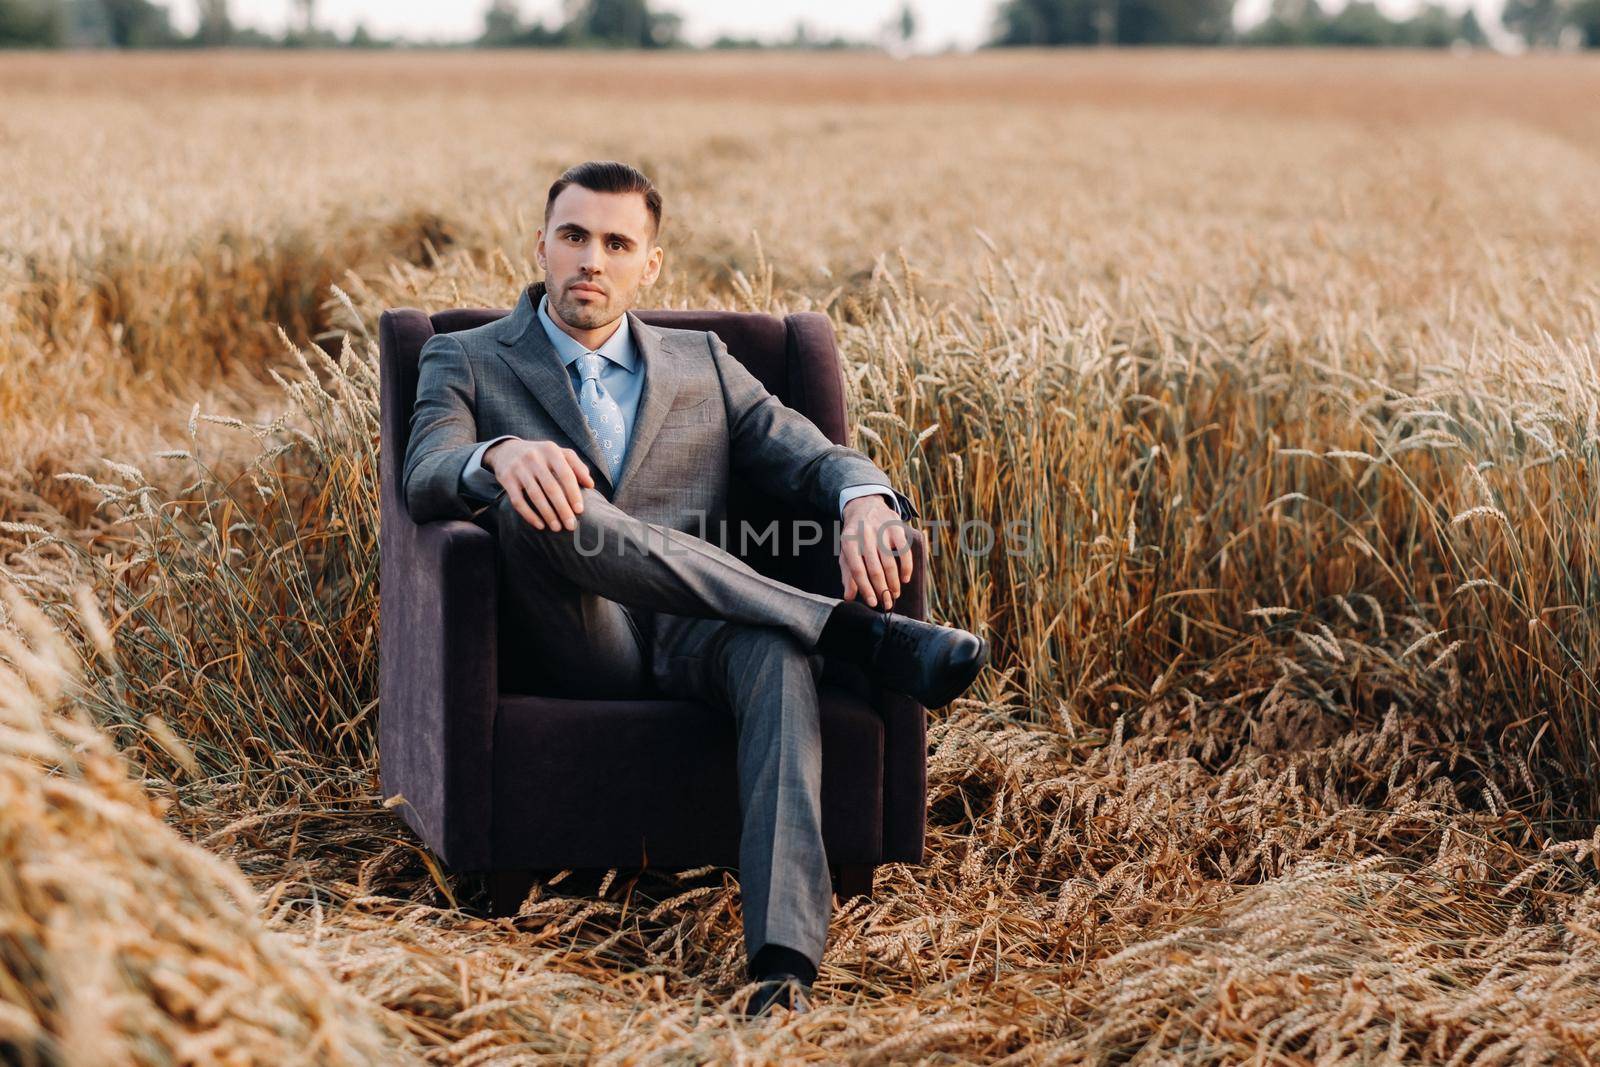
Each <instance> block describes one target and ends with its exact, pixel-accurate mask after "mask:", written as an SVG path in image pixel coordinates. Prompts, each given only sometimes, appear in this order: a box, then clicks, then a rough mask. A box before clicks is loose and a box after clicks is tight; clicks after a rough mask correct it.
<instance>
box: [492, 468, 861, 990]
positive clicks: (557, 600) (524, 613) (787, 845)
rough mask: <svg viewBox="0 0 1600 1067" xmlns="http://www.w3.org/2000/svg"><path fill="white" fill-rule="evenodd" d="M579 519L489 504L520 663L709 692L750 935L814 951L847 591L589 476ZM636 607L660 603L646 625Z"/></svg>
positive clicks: (593, 689) (750, 944)
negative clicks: (759, 556) (533, 516)
mask: <svg viewBox="0 0 1600 1067" xmlns="http://www.w3.org/2000/svg"><path fill="white" fill-rule="evenodd" d="M582 493H583V502H584V506H583V512H582V513H581V514H579V515H578V522H577V529H576V530H572V531H565V530H554V531H552V530H537V529H535V528H533V527H532V526H530V525H528V524H527V522H526V521H525V520H524V519H523V518H522V516H521V515H519V514H518V513H517V511H516V509H515V508H514V507H512V505H511V504H510V503H509V501H508V500H506V499H505V498H504V497H502V498H501V500H500V501H499V502H498V503H496V505H495V506H494V508H493V511H492V514H491V515H490V516H489V520H490V521H491V522H492V523H493V527H494V528H495V530H496V533H497V537H496V542H497V545H498V549H497V551H498V552H499V554H500V569H501V579H500V600H501V604H502V612H503V614H502V620H501V621H502V625H503V626H505V627H506V628H507V629H506V632H508V633H521V634H526V635H528V640H527V642H526V643H525V644H523V645H519V646H518V647H517V648H516V649H515V651H513V650H512V649H509V648H507V649H505V650H504V652H503V654H502V660H505V658H506V657H507V656H514V657H516V658H515V660H514V661H513V663H512V664H511V665H510V666H511V668H512V669H511V676H512V677H524V678H536V679H537V680H538V682H539V684H540V685H541V686H542V687H543V689H544V691H545V692H547V693H550V694H551V695H570V696H573V697H583V696H588V697H612V698H621V699H626V698H628V697H630V696H643V695H647V694H648V692H649V690H650V689H651V688H652V686H653V687H654V689H655V690H657V691H659V692H661V693H663V694H665V695H668V696H676V697H682V698H689V699H700V700H704V701H706V702H707V703H709V704H711V705H712V706H713V707H720V708H723V709H724V710H726V711H727V712H728V713H729V714H731V715H732V716H733V717H734V720H735V725H736V729H737V738H738V742H737V749H738V780H739V803H740V811H741V816H742V821H741V826H742V829H741V836H740V842H739V888H740V897H741V901H742V904H743V912H744V933H745V948H746V953H747V955H748V957H750V958H752V959H753V958H754V956H755V955H756V953H757V952H759V951H760V949H761V948H762V947H763V946H764V945H766V944H768V943H774V944H780V945H784V946H786V947H789V948H792V949H794V950H796V951H798V952H800V953H802V954H803V955H805V956H806V957H807V958H808V959H810V960H811V961H812V963H813V965H815V964H818V963H820V961H821V958H822V953H823V946H824V942H825V940H826V936H827V929H828V919H829V915H830V912H831V908H832V886H831V882H830V879H829V875H828V863H827V857H826V854H825V852H824V850H823V843H822V811H821V789H822V743H821V724H820V714H819V711H818V704H817V688H816V685H817V680H818V678H819V677H820V675H821V656H820V655H819V654H816V653H814V652H812V651H811V650H812V649H814V647H815V645H816V639H817V636H818V635H819V634H820V633H821V630H822V627H823V624H824V623H825V622H826V621H827V618H828V615H829V613H830V612H831V611H832V609H833V607H834V605H836V604H838V603H839V601H838V600H837V599H836V598H832V597H826V596H821V595H818V594H815V593H810V592H807V591H805V590H802V589H797V588H795V587H793V586H790V585H787V584H785V583H783V582H780V581H777V580H776V579H773V578H769V577H767V576H765V575H763V574H761V573H759V572H758V571H756V570H755V569H754V568H752V567H750V566H749V565H748V564H746V563H745V562H744V561H743V560H741V559H739V558H738V557H737V556H734V555H732V554H731V553H728V552H726V551H725V550H723V549H721V548H719V547H718V546H716V545H713V544H711V543H710V542H708V541H704V540H701V539H700V538H697V537H694V536H693V535H691V534H687V533H684V532H682V531H679V530H675V529H671V528H668V527H662V526H660V525H657V524H654V523H647V522H643V521H642V520H639V519H636V518H634V517H633V516H631V515H628V514H627V513H626V512H624V511H622V510H621V509H619V508H617V507H616V506H615V505H613V504H612V503H611V502H610V501H609V500H607V499H606V498H605V497H604V496H603V495H602V494H601V493H599V492H598V491H596V490H593V489H584V490H582ZM630 608H644V609H648V610H650V611H651V612H653V613H655V617H654V625H653V627H652V630H653V632H652V633H651V634H650V635H649V636H648V637H647V636H646V635H644V634H642V633H641V631H640V628H639V626H638V625H637V623H636V619H635V617H634V614H633V612H632V611H630Z"/></svg>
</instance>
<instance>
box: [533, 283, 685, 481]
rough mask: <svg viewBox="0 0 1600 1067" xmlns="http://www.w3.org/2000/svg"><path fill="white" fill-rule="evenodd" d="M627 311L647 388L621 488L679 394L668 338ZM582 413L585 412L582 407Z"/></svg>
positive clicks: (636, 416) (635, 421)
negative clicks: (667, 346)
mask: <svg viewBox="0 0 1600 1067" xmlns="http://www.w3.org/2000/svg"><path fill="white" fill-rule="evenodd" d="M626 314H627V316H628V329H629V331H630V332H631V333H632V335H633V345H634V348H635V349H636V350H637V351H638V353H639V361H640V367H639V369H640V370H641V371H642V372H643V373H644V392H643V394H642V395H641V396H640V397H639V409H638V411H636V412H634V416H633V435H632V437H630V438H629V439H628V454H627V457H626V458H625V459H623V461H622V470H621V472H620V473H618V475H617V488H618V490H619V491H620V490H621V489H622V487H624V486H626V485H627V484H628V482H629V479H630V478H631V477H632V475H633V472H634V471H636V470H638V469H639V464H640V463H643V462H644V457H645V453H647V452H649V451H650V444H651V442H653V441H654V440H655V438H656V431H657V430H659V429H660V428H661V420H662V419H664V418H666V415H667V412H668V410H670V409H671V407H672V399H673V397H675V396H677V395H678V368H677V366H676V365H675V364H674V362H673V359H672V353H671V352H670V351H668V350H667V348H666V343H665V339H664V338H663V337H662V336H661V334H660V333H659V332H658V331H657V330H656V328H655V327H654V326H651V325H649V324H648V323H646V322H643V321H641V320H640V318H639V316H638V315H635V314H634V313H633V312H631V311H629V312H627V313H626ZM546 340H549V338H546ZM579 415H580V417H581V416H582V412H581V411H580V412H579Z"/></svg>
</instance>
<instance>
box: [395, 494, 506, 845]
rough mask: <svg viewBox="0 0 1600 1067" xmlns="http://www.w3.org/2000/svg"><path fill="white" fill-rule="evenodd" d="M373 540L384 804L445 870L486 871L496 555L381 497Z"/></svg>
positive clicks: (481, 534) (468, 527)
mask: <svg viewBox="0 0 1600 1067" xmlns="http://www.w3.org/2000/svg"><path fill="white" fill-rule="evenodd" d="M382 520H383V522H382V526H381V527H380V530H379V541H380V551H381V553H382V556H381V558H380V561H379V571H380V575H379V580H380V582H381V586H380V590H379V597H380V616H381V621H380V630H379V652H378V656H379V662H378V675H379V682H378V687H379V712H378V746H379V767H380V778H381V782H382V789H383V796H384V798H385V799H388V798H389V797H392V796H394V795H395V794H400V795H402V796H403V797H404V798H405V800H404V802H403V803H402V804H400V805H399V806H398V809H397V810H398V812H399V813H400V815H401V816H402V817H403V818H404V819H405V821H406V822H407V823H408V824H410V825H411V827H412V828H413V829H414V830H416V832H417V833H418V835H419V836H421V837H422V839H423V840H424V841H425V842H426V843H427V845H428V846H429V847H430V848H431V849H433V851H434V852H435V853H437V854H438V856H439V857H440V859H442V860H443V861H444V863H445V865H446V866H447V867H449V868H451V869H453V870H479V869H484V868H485V867H487V864H488V860H489V840H490V838H489V817H490V805H491V797H492V794H491V790H490V785H491V783H490V778H489V775H488V774H487V773H485V768H487V767H488V766H490V757H491V754H492V753H491V748H492V743H493V735H494V717H495V709H496V706H497V704H498V701H499V692H498V689H499V685H498V679H497V673H496V666H497V664H496V630H495V616H496V606H497V605H496V603H495V592H496V590H495V565H496V564H495V551H494V538H493V536H492V535H491V534H490V533H489V531H487V530H485V529H483V528H482V527H480V526H476V525H474V524H473V523H470V522H466V521H464V520H461V519H443V520H439V521H434V522H427V523H422V524H418V523H415V522H413V521H412V520H411V516H410V515H408V514H406V512H405V511H404V507H403V505H402V504H400V503H399V501H398V499H397V497H396V496H395V495H394V494H385V500H384V501H383V505H382Z"/></svg>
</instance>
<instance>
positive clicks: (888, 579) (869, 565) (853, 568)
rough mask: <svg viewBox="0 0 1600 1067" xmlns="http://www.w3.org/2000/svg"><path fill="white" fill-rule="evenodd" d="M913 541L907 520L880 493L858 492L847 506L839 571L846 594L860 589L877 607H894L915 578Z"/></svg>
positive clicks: (853, 593) (849, 597)
mask: <svg viewBox="0 0 1600 1067" xmlns="http://www.w3.org/2000/svg"><path fill="white" fill-rule="evenodd" d="M911 563H912V558H911V543H910V539H909V538H908V537H907V535H906V524H905V520H903V519H902V518H900V516H899V514H898V513H897V512H896V511H895V510H894V509H893V508H891V507H890V506H889V504H888V502H887V501H885V500H884V498H883V495H882V494H880V493H872V494H869V495H867V496H858V497H856V498H855V499H854V500H851V501H850V502H849V503H847V504H846V505H845V506H844V531H843V536H842V538H841V547H840V551H839V571H840V573H841V574H842V575H843V576H844V598H845V599H846V600H851V599H854V598H855V595H856V593H857V592H858V591H859V592H860V593H861V594H862V595H863V597H864V598H865V600H866V602H867V603H868V604H870V605H872V606H873V607H877V606H878V601H879V600H882V601H883V606H884V607H885V608H892V607H894V599H895V597H897V596H899V595H900V587H901V585H902V584H903V583H905V582H909V581H910V580H911Z"/></svg>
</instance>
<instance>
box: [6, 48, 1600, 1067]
mask: <svg viewBox="0 0 1600 1067" xmlns="http://www.w3.org/2000/svg"><path fill="white" fill-rule="evenodd" d="M1596 100H1600V63H1597V62H1596V61H1595V60H1594V59H1592V58H1589V57H1581V56H1539V57H1526V58H1519V59H1509V58H1505V57H1495V56H1486V55H1481V56H1480V55H1470V56H1452V55H1434V54H1420V53H1404V52H1396V53H1385V54H1371V53H1367V54H1357V53H1340V52H1326V53H1316V54H1312V53H1273V54H1269V53H1254V54H1247V53H1238V52H1230V51H1225V50H1215V51H1209V52H1186V51H1163V50H1151V51H1142V52H1137V53H1133V52H1129V53H1112V52H1059V53H1051V52H1043V51H1039V52H1020V53H1014V54H1010V55H1006V56H994V55H974V56H947V57H929V58H923V59H912V60H904V61H894V60H890V59H887V58H883V57H876V56H869V55H852V54H810V55H806V54H785V53H775V54H772V55H766V56H760V55H754V54H738V53H728V54H714V55H703V56H693V55H663V54H646V55H639V54H627V53H616V54H592V55H580V54H552V55H540V54H537V53H509V52H506V53H500V52H497V53H484V54H473V53H459V54H448V53H433V54H428V53H417V54H406V53H388V54H384V53H375V54H339V53H325V54H319V53H314V52H312V53H301V54H294V55H273V54H270V53H256V54H252V53H238V54H229V53H213V54H185V55H162V54H138V55H132V54H130V55H89V54H83V55H56V56H47V55H21V54H7V55H3V56H0V104H3V106H0V149H3V150H0V189H3V190H4V191H5V192H4V195H3V197H0V418H3V420H4V423H3V424H4V426H5V428H6V430H7V432H6V433H5V434H3V435H0V579H3V581H0V592H3V593H4V597H3V600H0V812H3V817H0V1051H3V1052H4V1056H0V1059H4V1061H5V1062H7V1063H10V1062H17V1063H24V1064H58V1063H60V1064H97V1065H98V1064H110V1063H136V1064H190V1063H228V1064H253V1063H263V1064H268V1063H270V1064H287V1063H296V1062H308V1063H310V1062H315V1063H351V1064H357V1063H403V1062H414V1063H440V1064H446V1063H447V1064H511V1063H535V1062H537V1063H566V1062H580V1061H581V1062H601V1063H624V1062H708V1061H715V1062H731V1063H760V1062H772V1061H805V1062H819V1063H821V1062H826V1063H835V1062H854V1063H882V1062H897V1063H898V1062H918V1063H954V1062H988V1063H1008V1064H1035V1063H1038V1064H1044V1063H1113V1062H1115V1063H1126V1062H1131V1063H1141V1064H1143V1063H1237V1062H1250V1063H1264V1064H1265V1063H1272V1064H1280V1063H1281V1064H1299V1063H1317V1064H1322V1063H1386V1062H1429V1063H1450V1064H1489V1063H1589V1062H1593V1061H1595V1060H1597V1059H1600V890H1597V888H1596V885H1597V871H1600V787H1597V785H1596V783H1597V781H1600V773H1597V772H1600V678H1597V674H1600V617H1597V614H1596V610H1595V606H1596V603H1597V601H1600V151H1597V146H1600V110H1597V109H1596V108H1595V106H1594V103H1595V101H1596ZM587 158H615V159H624V160H627V161H629V162H632V163H635V164H636V165H638V166H640V167H641V168H642V169H644V170H645V171H646V172H647V173H648V174H650V176H651V177H652V178H653V179H654V180H655V181H656V182H657V184H658V185H659V186H660V187H661V189H662V191H663V194H664V198H665V218H664V226H663V231H662V241H663V245H664V247H665V248H666V250H667V255H666V263H665V271H664V275H663V279H662V283H661V284H660V285H659V286H658V287H657V288H656V289H655V290H654V291H653V293H652V294H651V300H650V301H649V303H651V304H652V305H654V306H674V307H682V306H697V307H728V308H735V309H740V310H758V311H767V312H773V313H780V314H781V313H785V312H788V311H795V310H808V309H809V310H821V311H824V312H826V313H827V314H828V315H829V316H830V317H831V318H832V320H833V322H834V327H835V331H836V333H837V335H838V338H839V343H840V347H841V352H842V354H843V356H844V359H845V363H846V376H847V384H848V387H849V403H850V406H851V420H852V424H853V426H854V427H855V432H856V433H857V435H858V436H857V438H856V440H855V441H854V442H853V443H854V444H856V445H857V447H860V448H861V449H863V450H864V451H866V452H867V453H868V454H869V455H871V456H872V457H873V458H874V459H875V460H876V461H878V462H879V463H880V464H881V465H882V466H883V467H884V468H885V469H886V470H887V471H889V472H890V473H891V474H892V475H893V476H894V477H895V479H896V481H897V482H898V483H899V485H900V487H901V488H903V489H904V490H905V491H906V492H907V493H909V494H910V495H911V496H912V497H913V499H915V500H916V501H917V502H918V506H919V510H920V511H921V513H922V514H923V516H924V517H925V518H926V517H930V516H937V517H940V518H943V519H946V520H948V521H950V522H952V523H954V524H957V525H959V523H960V522H962V521H965V520H969V519H982V520H985V521H988V522H990V523H992V524H993V525H994V526H996V527H1001V526H1003V524H1004V523H1005V521H1006V520H1007V519H1008V518H1014V517H1017V516H1025V517H1027V518H1028V519H1029V520H1031V522H1032V524H1033V527H1032V528H1033V529H1034V531H1035V532H1036V535H1037V536H1036V539H1035V543H1036V544H1037V546H1038V548H1039V551H1037V552H1035V553H1031V554H1026V555H1018V556H1009V555H1006V554H1004V553H996V554H992V555H990V556H988V557H985V558H980V557H975V556H970V555H963V554H960V553H957V552H953V551H948V550H947V551H943V552H941V553H939V554H938V555H937V556H936V557H935V558H934V559H932V560H931V561H930V567H931V571H932V575H931V578H932V583H933V590H932V595H931V600H930V607H931V610H932V613H933V615H934V617H935V618H937V619H939V620H941V621H945V622H948V623H951V624H954V625H960V626H964V627H967V628H969V629H972V630H974V631H976V632H978V633H981V634H983V635H984V636H985V637H987V638H988V639H989V640H990V642H991V644H992V646H993V653H994V654H993V662H992V665H991V668H990V669H988V670H986V671H985V673H984V674H983V675H982V676H981V677H980V679H979V681H978V682H977V684H976V685H975V686H974V687H973V689H972V690H970V691H969V693H968V694H967V698H964V699H961V700H958V701H957V702H956V703H955V704H953V705H951V706H950V707H949V708H947V709H943V710H941V711H939V712H937V713H935V714H934V715H932V716H931V719H930V724H929V725H930V736H929V745H930V748H929V825H928V834H929V838H928V862H927V863H926V865H924V866H920V867H909V866H905V865H898V864H891V865H887V866H885V867H882V868H880V869H879V872H878V878H877V889H876V894H875V898H874V899H873V900H870V901H868V900H865V899H861V898H858V899H855V900H852V901H843V902H840V906H839V908H838V909H837V910H836V912H835V916H834V922H833V925H832V928H831V931H830V939H829V945H828V950H827V955H826V956H825V958H824V961H823V965H822V968H821V973H820V975H819V978H818V983H817V987H816V992H817V994H818V996H817V1000H818V1006H817V1007H816V1009H815V1010H813V1011H811V1012H809V1013H805V1014H801V1015H794V1016H790V1015H787V1014H783V1015H780V1016H779V1017H778V1018H776V1019H772V1020H767V1021H765V1022H758V1023H751V1022H747V1021H743V1020H741V1019H739V1018H738V1017H737V1016H736V1015H732V1014H730V1013H729V1011H728V1009H729V1007H730V1005H731V1004H732V1002H733V1001H734V998H735V997H736V995H737V994H738V993H739V991H740V987H741V984H742V982H743V962H744V957H743V946H742V940H741V931H740V915H739V910H738V908H739V905H738V892H737V881H736V876H735V872H732V871H727V870H722V869H705V870H698V871H687V872H684V871H658V870H652V869H647V870H643V871H640V870H613V871H603V872H602V871H573V872H560V873H558V874H556V875H553V876H551V877H549V878H547V879H544V880H542V881H541V882H539V883H537V884H536V886H535V889H534V892H533V894H532V896H531V897H530V898H529V900H528V901H527V902H526V903H525V904H524V906H523V909H522V911H521V912H520V914H519V915H518V916H517V917H516V918H514V919H500V920H491V919H488V918H485V917H484V913H483V906H484V904H485V899H484V893H483V887H482V886H481V885H478V884H475V883H474V881H473V880H472V879H469V878H462V877H457V876H453V875H450V874H447V873H446V872H443V871H442V870H440V868H439V867H438V865H437V863H436V861H435V860H434V859H433V857H431V856H430V855H429V854H427V852H426V850H425V849H423V848H422V846H421V844H420V842H419V841H417V840H416V838H415V837H414V836H413V835H412V834H411V833H410V832H409V830H407V829H406V828H405V827H404V826H403V824H402V823H401V822H400V821H399V819H398V818H397V817H396V816H395V815H394V813H393V812H392V811H390V810H389V809H388V808H387V807H386V806H385V798H384V797H382V796H381V795H380V793H379V790H378V776H377V752H376V742H375V739H376V723H377V717H378V715H379V714H381V709H380V708H378V707H377V684H376V683H377V648H378V643H377V627H378V622H379V620H378V612H377V604H378V597H377V574H378V568H377V506H376V504H377V485H376V461H377V449H378V445H377V382H376V365H377V353H376V346H375V342H374V340H373V328H374V324H375V323H376V320H377V316H378V315H379V313H380V312H381V311H382V310H383V309H384V308H386V307H393V306H400V305H409V306H417V307H423V308H426V309H428V310H436V309H439V308H443V307H451V306H463V305H494V306H507V305H509V303H510V302H511V301H512V300H513V299H514V297H515V294H516V293H517V290H518V289H519V288H520V287H521V286H522V285H524V284H526V283H527V282H528V281H531V280H533V279H535V278H536V277H538V275H537V272H536V270H535V268H534V267H533V258H534V257H533V237H534V231H535V228H536V227H537V224H538V219H539V216H540V212H541V210H542V206H543V197H544V190H545V188H546V187H547V186H548V184H549V182H550V181H551V180H553V178H554V177H555V176H556V174H558V173H559V172H560V171H561V170H562V169H563V168H564V167H566V166H567V165H569V164H571V163H574V162H577V161H580V160H582V159H587Z"/></svg>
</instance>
